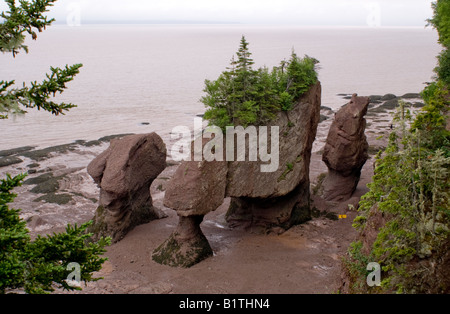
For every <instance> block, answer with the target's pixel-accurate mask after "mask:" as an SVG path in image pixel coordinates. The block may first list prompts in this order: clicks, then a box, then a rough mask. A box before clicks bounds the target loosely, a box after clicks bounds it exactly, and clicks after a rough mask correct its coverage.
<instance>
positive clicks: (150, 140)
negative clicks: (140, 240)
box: [87, 133, 166, 242]
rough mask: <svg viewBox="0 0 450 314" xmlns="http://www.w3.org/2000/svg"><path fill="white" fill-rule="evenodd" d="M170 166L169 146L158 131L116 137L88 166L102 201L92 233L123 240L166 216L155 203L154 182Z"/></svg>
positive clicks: (95, 235) (96, 235) (97, 235)
mask: <svg viewBox="0 0 450 314" xmlns="http://www.w3.org/2000/svg"><path fill="white" fill-rule="evenodd" d="M165 168H166V146H165V144H164V142H163V141H162V139H161V137H160V136H159V135H158V134H156V133H151V134H142V135H130V136H126V137H124V138H121V139H114V140H112V141H111V144H110V146H109V148H108V149H107V150H105V151H104V152H103V153H102V154H100V155H99V156H98V157H97V158H96V159H94V160H93V161H92V162H91V163H90V164H89V165H88V169H87V170H88V173H89V175H90V176H91V177H92V178H93V179H94V181H95V183H97V184H98V186H99V187H100V202H99V207H98V209H97V212H96V214H95V217H94V219H93V220H94V224H93V226H91V228H90V230H89V231H90V232H92V233H94V238H99V237H101V236H108V237H111V238H112V241H113V242H117V241H120V240H121V239H122V238H123V237H124V236H125V235H126V234H127V233H128V232H129V231H131V230H132V229H133V228H134V227H136V226H138V225H140V224H144V223H148V222H150V221H151V220H154V219H160V218H164V217H166V215H165V214H164V213H163V212H162V211H161V210H159V209H157V208H155V207H154V206H153V202H152V198H151V195H150V185H151V184H152V182H153V180H155V179H156V177H157V176H158V175H159V174H160V173H161V172H162V171H163V170H164V169H165Z"/></svg>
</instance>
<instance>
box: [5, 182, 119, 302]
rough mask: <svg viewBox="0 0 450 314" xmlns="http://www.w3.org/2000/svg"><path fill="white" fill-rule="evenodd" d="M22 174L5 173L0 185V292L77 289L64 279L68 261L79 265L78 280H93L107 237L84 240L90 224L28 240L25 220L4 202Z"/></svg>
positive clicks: (12, 197) (101, 260) (40, 291)
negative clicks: (93, 240)
mask: <svg viewBox="0 0 450 314" xmlns="http://www.w3.org/2000/svg"><path fill="white" fill-rule="evenodd" d="M24 178H25V175H19V176H16V177H14V178H12V177H11V176H9V175H8V176H7V178H6V179H5V180H2V181H1V184H0V247H1V250H0V294H4V293H7V292H8V291H9V290H13V289H24V291H25V292H26V293H30V294H36V293H46V292H51V291H54V288H55V287H58V288H63V289H67V290H74V289H77V288H75V287H72V286H70V285H69V283H68V282H67V281H66V280H67V278H68V276H69V274H70V273H71V271H72V270H70V269H69V270H68V269H67V266H68V265H69V264H70V263H78V264H79V265H80V266H81V274H80V275H81V278H80V279H81V281H83V282H89V281H96V280H98V279H97V278H93V276H92V273H93V272H95V271H98V270H100V269H101V266H102V264H103V263H104V262H105V260H106V258H101V257H99V255H101V254H103V253H104V252H105V249H104V247H105V246H107V245H109V244H110V239H105V238H102V239H101V240H100V241H98V242H97V243H88V241H87V240H88V239H89V238H90V237H91V236H92V235H91V234H88V233H86V229H87V227H88V226H89V225H90V224H91V223H86V224H83V225H82V226H81V227H78V226H76V225H75V226H70V225H69V226H68V227H67V228H66V232H65V233H59V234H56V233H55V234H53V235H51V236H47V237H42V236H38V237H37V238H36V239H35V240H34V241H31V238H30V236H29V231H28V230H27V229H26V222H25V221H23V220H22V219H21V218H20V217H19V214H20V210H15V209H9V207H8V204H9V203H11V202H12V201H13V200H14V198H15V197H16V196H17V195H16V194H14V193H12V192H11V191H12V190H13V189H14V188H15V187H18V186H20V185H21V182H22V181H23V179H24Z"/></svg>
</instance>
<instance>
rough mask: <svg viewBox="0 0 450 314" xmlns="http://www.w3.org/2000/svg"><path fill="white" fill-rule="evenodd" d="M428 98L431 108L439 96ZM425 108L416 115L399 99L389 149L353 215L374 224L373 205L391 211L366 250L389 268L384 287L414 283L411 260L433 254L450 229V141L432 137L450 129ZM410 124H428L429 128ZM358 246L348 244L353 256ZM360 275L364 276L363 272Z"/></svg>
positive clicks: (403, 288)
mask: <svg viewBox="0 0 450 314" xmlns="http://www.w3.org/2000/svg"><path fill="white" fill-rule="evenodd" d="M433 95H437V94H435V93H433ZM427 101H428V102H429V103H428V106H429V107H430V108H429V109H428V111H433V110H432V108H431V107H432V105H431V104H433V103H434V101H435V99H431V98H428V99H427ZM434 109H435V108H434ZM426 114H427V111H424V112H422V113H420V114H419V115H418V117H417V118H416V119H415V120H413V117H412V115H411V114H410V111H409V108H408V107H407V106H406V104H405V103H404V102H400V107H399V108H398V111H397V113H396V115H395V118H394V123H395V126H396V127H395V130H394V132H392V133H391V136H390V138H389V144H388V146H387V148H386V150H385V151H384V153H383V154H382V155H381V154H380V155H378V157H377V161H376V168H375V174H374V176H373V178H372V182H371V183H370V184H369V185H368V187H369V189H370V190H369V192H368V193H367V194H366V195H364V196H363V197H362V200H361V202H360V209H359V211H360V216H359V217H358V218H356V219H355V221H354V227H356V228H358V229H359V230H362V231H363V230H364V229H365V228H372V226H371V225H368V223H367V222H368V221H369V220H370V217H371V216H372V215H374V210H379V211H380V212H381V213H383V215H384V216H385V217H386V218H387V217H388V219H387V223H386V224H385V225H384V226H383V227H382V228H381V229H380V230H379V232H378V235H377V238H376V240H375V242H374V243H373V246H372V247H371V250H370V254H369V256H367V257H368V258H370V259H372V261H374V262H378V263H379V264H380V265H382V270H383V272H385V274H386V277H385V280H383V283H382V284H383V289H384V291H392V290H394V291H397V292H408V291H412V290H413V289H415V287H414V283H413V282H412V281H410V280H409V278H410V275H409V272H408V271H407V265H408V263H409V262H410V261H411V260H412V259H413V258H414V257H419V258H424V257H429V256H431V255H432V252H433V251H436V250H439V247H440V245H441V244H442V243H443V242H444V241H445V239H446V238H447V237H448V236H449V235H450V233H449V231H450V228H449V226H450V216H449V215H448V208H449V196H450V195H449V190H450V189H449V188H450V179H449V178H450V173H449V172H450V171H449V168H450V157H448V156H445V153H444V152H445V151H448V149H449V148H450V147H449V146H448V145H444V146H441V147H437V146H436V145H435V144H433V143H432V140H431V139H432V138H437V137H442V135H440V136H437V135H436V133H437V132H438V131H439V132H444V131H445V129H442V128H441V119H437V117H435V116H432V118H430V119H428V120H426V119H424V118H423V115H426ZM424 121H426V123H425V122H424ZM433 122H434V124H432V123H433ZM411 125H412V126H416V125H420V126H424V125H426V126H427V129H428V130H429V131H427V132H424V131H422V130H420V129H417V128H411ZM353 249H354V247H352V248H351V249H349V253H350V254H349V255H350V256H354V254H353V253H352V250H353ZM352 259H353V260H352ZM350 260H351V261H350V262H349V261H347V268H349V267H350V268H351V267H354V266H351V265H352V263H356V264H358V263H359V262H358V261H357V260H355V259H354V257H351V258H350ZM348 265H350V266H348ZM361 280H365V278H362V277H360V278H359V281H361ZM356 282H358V280H356Z"/></svg>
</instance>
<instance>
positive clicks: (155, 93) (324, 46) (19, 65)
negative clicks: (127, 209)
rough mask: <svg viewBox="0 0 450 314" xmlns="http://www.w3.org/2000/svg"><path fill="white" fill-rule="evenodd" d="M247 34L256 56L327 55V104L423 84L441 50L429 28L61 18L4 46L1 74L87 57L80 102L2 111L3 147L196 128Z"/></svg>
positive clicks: (28, 72) (259, 60)
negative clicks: (14, 46) (19, 47)
mask: <svg viewBox="0 0 450 314" xmlns="http://www.w3.org/2000/svg"><path fill="white" fill-rule="evenodd" d="M242 35H245V36H246V38H247V40H248V41H249V42H250V50H251V52H252V53H253V58H254V60H255V66H258V67H259V66H263V65H266V66H268V67H272V66H275V65H278V64H279V62H280V61H281V60H283V59H288V58H289V57H290V54H291V51H292V49H293V48H294V49H295V51H296V53H297V54H298V55H305V54H307V55H309V56H312V57H315V58H316V59H318V60H319V61H320V62H321V63H320V67H321V69H320V80H321V82H322V85H323V95H322V97H323V101H322V104H323V105H325V106H329V107H332V108H334V109H337V108H339V107H340V106H342V105H343V104H344V103H345V101H344V100H342V98H341V97H339V96H337V94H339V93H358V94H359V95H371V94H386V93H394V94H397V95H403V94H405V93H408V92H419V91H421V90H422V89H423V87H424V82H428V81H430V80H431V79H432V76H433V71H432V70H433V68H434V67H435V65H436V55H437V54H438V53H439V51H440V50H441V47H440V46H439V45H438V44H437V34H436V32H435V31H434V30H432V29H424V28H305V27H273V26H270V27H269V26H243V25H236V26H234V25H189V26H185V25H95V26H94V25H84V26H81V27H68V26H58V25H57V26H52V27H50V28H49V29H48V30H47V31H45V32H43V33H41V34H39V38H38V40H37V41H30V42H29V47H30V53H29V54H28V55H27V54H25V53H21V54H19V55H18V56H17V57H16V58H15V59H14V58H12V56H11V55H7V54H5V55H0V80H12V79H16V82H17V83H18V85H19V86H20V85H21V83H22V82H27V83H29V82H30V81H41V80H42V79H43V78H44V74H45V73H48V72H49V68H50V66H59V67H63V66H65V65H66V64H74V63H83V64H84V67H83V68H82V70H81V73H80V74H79V75H78V76H77V77H76V79H75V80H74V81H73V82H71V83H69V85H68V87H69V89H68V90H67V91H66V92H65V93H64V94H63V95H62V96H58V97H57V100H58V101H66V102H72V103H74V104H76V105H78V107H77V108H74V109H72V110H71V111H70V112H69V113H67V115H65V116H60V117H54V116H51V115H50V114H48V113H44V112H37V111H35V110H30V113H29V114H27V115H25V116H24V117H16V118H11V119H9V120H6V121H0V138H1V140H0V150H1V149H9V148H14V147H20V146H25V145H35V146H39V147H47V146H51V145H57V144H64V143H69V142H72V141H74V140H78V139H83V140H93V139H98V138H99V137H102V136H105V135H111V134H119V133H149V132H157V133H159V134H160V135H161V136H162V137H163V138H164V139H165V140H167V139H168V138H169V137H170V135H169V134H170V131H171V130H172V129H173V128H174V127H175V126H178V125H186V126H189V127H191V128H193V123H194V120H193V119H194V117H195V116H196V115H198V114H202V113H203V112H204V106H203V104H201V103H200V102H199V99H200V98H201V96H202V95H203V87H204V80H205V79H215V78H217V76H218V75H219V74H220V73H221V72H222V71H223V70H225V68H226V67H227V66H228V65H229V61H230V59H231V57H232V56H233V54H234V53H235V52H236V51H237V50H238V47H239V41H240V38H241V36H242Z"/></svg>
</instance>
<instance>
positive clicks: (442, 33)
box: [428, 0, 450, 86]
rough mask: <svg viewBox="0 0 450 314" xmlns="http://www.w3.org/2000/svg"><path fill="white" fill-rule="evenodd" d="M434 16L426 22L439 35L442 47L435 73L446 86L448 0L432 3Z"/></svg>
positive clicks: (449, 43) (449, 77)
mask: <svg viewBox="0 0 450 314" xmlns="http://www.w3.org/2000/svg"><path fill="white" fill-rule="evenodd" d="M432 7H433V11H434V16H433V18H432V19H429V20H428V24H429V25H432V26H433V27H434V28H435V29H436V30H437V31H438V34H439V42H440V43H441V44H442V45H443V46H444V50H443V52H442V53H441V54H440V55H439V57H438V60H439V65H438V66H437V67H436V69H435V72H436V74H437V75H438V78H439V79H440V80H441V81H443V82H444V83H445V84H446V85H447V86H449V84H450V52H449V49H450V0H437V1H436V2H433V3H432Z"/></svg>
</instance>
